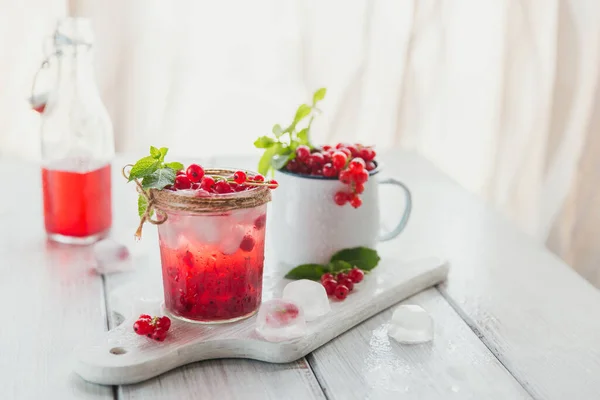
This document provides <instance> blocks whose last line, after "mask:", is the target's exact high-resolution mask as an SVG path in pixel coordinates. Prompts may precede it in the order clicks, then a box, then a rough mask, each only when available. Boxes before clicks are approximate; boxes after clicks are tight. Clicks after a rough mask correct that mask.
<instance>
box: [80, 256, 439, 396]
mask: <svg viewBox="0 0 600 400" xmlns="http://www.w3.org/2000/svg"><path fill="white" fill-rule="evenodd" d="M447 274H448V266H447V264H446V263H445V262H444V261H443V260H441V259H438V258H425V259H420V260H416V261H413V262H401V261H398V260H394V259H382V260H381V261H380V264H379V266H378V267H377V268H376V269H375V270H374V271H373V272H372V273H370V274H369V275H367V276H366V277H365V280H364V281H363V282H361V283H360V284H358V285H356V286H355V289H354V290H353V291H352V292H351V294H350V295H349V296H348V298H347V299H346V300H345V301H336V300H332V301H331V312H330V313H329V314H327V315H325V316H323V317H321V318H319V319H317V320H315V321H312V322H309V323H307V333H306V335H305V336H303V337H301V338H298V339H295V340H291V341H287V342H279V343H272V342H268V341H265V340H264V339H262V338H261V337H260V336H258V335H257V333H256V332H255V324H256V316H254V317H251V318H249V319H246V320H244V321H240V322H235V323H230V324H223V325H199V324H191V323H186V322H181V321H178V320H175V319H172V325H171V329H170V330H169V334H168V336H167V338H166V339H165V341H164V342H156V341H154V340H151V339H149V338H147V337H145V336H139V335H137V334H135V332H134V331H133V329H132V326H133V322H134V321H135V320H136V317H137V316H138V315H137V314H139V313H141V312H144V313H149V314H158V313H160V298H161V295H162V293H161V288H159V287H154V288H151V289H150V292H149V294H148V293H146V294H142V295H140V292H139V290H138V291H136V290H134V288H133V286H129V287H124V288H123V290H121V291H119V293H115V295H114V296H112V297H111V299H110V301H112V302H113V306H114V307H115V308H116V309H117V310H120V311H121V314H122V315H123V316H124V317H125V321H124V322H123V323H122V324H121V325H119V326H118V327H117V328H115V329H113V330H111V331H109V332H106V333H105V334H104V335H103V336H100V337H97V338H94V339H93V340H91V342H90V343H86V344H83V345H81V346H79V347H78V348H77V349H76V352H75V358H76V364H75V372H77V373H78V374H79V375H80V376H81V377H82V378H84V379H85V380H87V381H90V382H94V383H100V384H106V385H121V384H130V383H136V382H140V381H144V380H146V379H149V378H152V377H155V376H157V375H160V374H162V373H164V372H166V371H169V370H171V369H173V368H176V367H179V366H181V365H185V364H188V363H191V362H195V361H201V360H207V359H214V358H251V359H255V360H261V361H266V362H272V363H287V362H291V361H294V360H297V359H299V358H302V357H304V356H305V355H307V354H308V353H310V352H312V351H313V350H315V349H316V348H318V347H320V346H322V345H324V344H325V343H327V342H329V341H330V340H332V339H334V338H335V337H337V336H338V335H340V334H342V333H344V332H345V331H347V330H348V329H350V328H352V327H353V326H355V325H357V324H359V323H360V322H362V321H364V320H366V319H368V318H370V317H371V316H373V315H375V314H377V313H378V312H380V311H382V310H384V309H386V308H388V307H390V306H392V305H393V304H395V303H398V302H400V301H402V300H404V299H406V298H407V297H410V296H412V295H414V294H416V293H418V292H420V291H422V290H424V289H426V288H428V287H430V286H433V285H436V284H438V283H440V282H442V281H443V280H444V279H446V276H447ZM275 275H276V276H277V274H275ZM288 282H289V281H288V280H285V279H282V278H280V277H279V276H277V277H276V278H274V276H271V278H269V273H268V272H266V275H265V282H264V287H263V300H267V299H270V298H274V297H279V296H280V295H281V292H282V289H283V287H284V286H285V284H286V283H288ZM128 296H131V297H128ZM157 299H158V300H157ZM140 304H141V305H142V308H143V310H140ZM162 314H164V313H162Z"/></svg>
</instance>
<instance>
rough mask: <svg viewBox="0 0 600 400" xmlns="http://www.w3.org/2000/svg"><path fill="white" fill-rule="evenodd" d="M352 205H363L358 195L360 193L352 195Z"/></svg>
mask: <svg viewBox="0 0 600 400" xmlns="http://www.w3.org/2000/svg"><path fill="white" fill-rule="evenodd" d="M350 205H351V206H352V207H354V208H358V207H360V206H362V200H361V199H360V197H358V195H356V194H355V195H352V196H350Z"/></svg>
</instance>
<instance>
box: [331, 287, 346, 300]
mask: <svg viewBox="0 0 600 400" xmlns="http://www.w3.org/2000/svg"><path fill="white" fill-rule="evenodd" d="M349 291H350V290H349V289H348V288H347V287H346V286H344V285H337V286H336V287H335V291H334V294H335V297H337V298H338V299H340V300H344V299H345V298H346V297H348V292H349Z"/></svg>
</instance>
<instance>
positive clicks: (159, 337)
mask: <svg viewBox="0 0 600 400" xmlns="http://www.w3.org/2000/svg"><path fill="white" fill-rule="evenodd" d="M166 337H167V331H166V330H163V329H155V330H154V332H153V333H152V339H154V340H156V341H157V342H162V341H163V340H165V338H166Z"/></svg>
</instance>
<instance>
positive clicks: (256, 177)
mask: <svg viewBox="0 0 600 400" xmlns="http://www.w3.org/2000/svg"><path fill="white" fill-rule="evenodd" d="M252 180H253V181H254V182H264V181H265V177H264V176H262V175H261V174H256V175H254V177H253V178H252Z"/></svg>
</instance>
